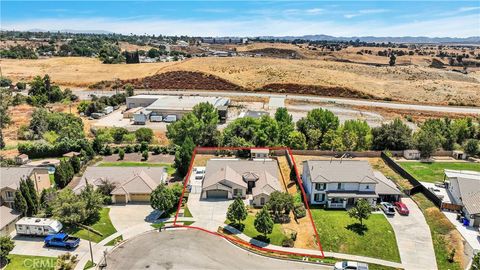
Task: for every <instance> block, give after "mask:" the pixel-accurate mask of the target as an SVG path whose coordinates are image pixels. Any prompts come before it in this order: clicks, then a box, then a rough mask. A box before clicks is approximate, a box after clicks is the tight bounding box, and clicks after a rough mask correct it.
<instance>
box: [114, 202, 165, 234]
mask: <svg viewBox="0 0 480 270" xmlns="http://www.w3.org/2000/svg"><path fill="white" fill-rule="evenodd" d="M109 208H110V220H111V221H112V224H113V226H114V227H115V229H117V231H123V230H125V229H128V228H130V227H133V226H135V225H138V224H142V223H146V222H148V221H149V220H150V217H153V216H158V214H157V213H158V211H155V210H153V209H152V207H151V206H150V204H123V205H122V204H118V205H117V204H114V205H111V206H109Z"/></svg>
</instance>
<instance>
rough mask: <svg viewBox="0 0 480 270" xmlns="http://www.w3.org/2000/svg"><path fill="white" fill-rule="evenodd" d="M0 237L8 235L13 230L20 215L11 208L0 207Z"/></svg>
mask: <svg viewBox="0 0 480 270" xmlns="http://www.w3.org/2000/svg"><path fill="white" fill-rule="evenodd" d="M0 217H2V218H1V219H0V235H2V236H4V235H10V233H12V232H13V231H14V230H15V222H17V221H18V220H19V219H20V217H21V214H20V213H18V212H16V211H15V210H13V209H12V208H9V207H6V206H4V205H2V206H0Z"/></svg>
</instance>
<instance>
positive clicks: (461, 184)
mask: <svg viewBox="0 0 480 270" xmlns="http://www.w3.org/2000/svg"><path fill="white" fill-rule="evenodd" d="M445 182H446V184H447V190H448V192H449V195H450V197H451V199H452V203H454V204H458V205H462V206H463V209H462V211H463V213H464V215H465V217H466V218H467V219H468V220H469V224H470V226H480V172H475V171H462V170H461V171H457V170H445Z"/></svg>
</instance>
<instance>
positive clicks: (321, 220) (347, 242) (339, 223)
mask: <svg viewBox="0 0 480 270" xmlns="http://www.w3.org/2000/svg"><path fill="white" fill-rule="evenodd" d="M311 212H312V217H313V220H314V221H315V226H316V227H317V230H318V234H319V235H320V241H321V243H322V247H323V249H324V250H326V251H333V252H339V253H347V254H354V255H361V256H367V257H373V258H379V259H383V260H387V261H394V262H400V254H399V252H398V248H397V242H396V239H395V233H394V231H393V229H392V226H390V223H388V221H387V219H386V218H385V217H384V216H383V215H380V214H372V215H371V216H370V218H369V219H368V220H366V221H364V224H365V225H366V228H367V230H366V231H364V232H363V234H362V233H360V234H359V233H357V232H355V231H353V230H352V229H348V226H349V225H352V224H355V223H357V221H356V220H355V219H352V218H350V217H349V216H348V213H347V212H346V211H345V210H323V209H312V210H311Z"/></svg>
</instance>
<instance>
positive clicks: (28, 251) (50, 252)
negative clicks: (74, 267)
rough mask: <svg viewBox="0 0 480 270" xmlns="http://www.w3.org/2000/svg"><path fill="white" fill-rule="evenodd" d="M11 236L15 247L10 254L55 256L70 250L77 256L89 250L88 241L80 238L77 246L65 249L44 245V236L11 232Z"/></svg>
mask: <svg viewBox="0 0 480 270" xmlns="http://www.w3.org/2000/svg"><path fill="white" fill-rule="evenodd" d="M12 238H13V241H15V247H14V248H13V250H12V252H11V254H17V255H31V256H46V257H57V256H59V255H62V254H65V253H67V252H70V253H72V254H78V257H81V256H82V255H83V254H85V253H87V252H89V247H88V241H86V240H83V239H80V245H79V246H78V247H77V248H75V249H71V250H67V249H64V248H56V247H48V248H47V247H45V245H44V243H43V238H44V237H28V236H19V235H15V234H13V235H12ZM93 245H95V243H92V246H93Z"/></svg>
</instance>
